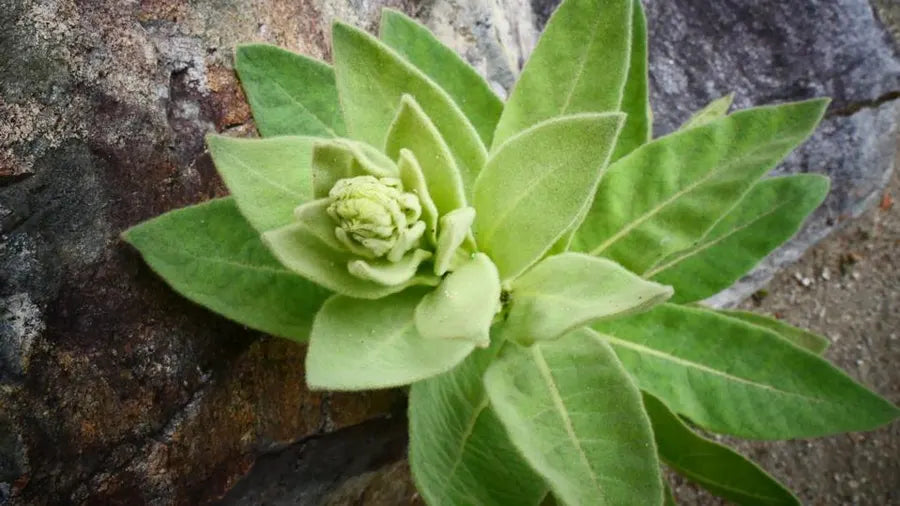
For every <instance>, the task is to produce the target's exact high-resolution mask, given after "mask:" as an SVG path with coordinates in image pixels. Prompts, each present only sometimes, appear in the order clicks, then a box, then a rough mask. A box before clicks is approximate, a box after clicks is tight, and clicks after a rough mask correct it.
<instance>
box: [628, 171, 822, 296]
mask: <svg viewBox="0 0 900 506" xmlns="http://www.w3.org/2000/svg"><path fill="white" fill-rule="evenodd" d="M827 194H828V178H826V177H823V176H818V175H814V174H798V175H795V176H785V177H776V178H771V179H765V180H762V181H760V182H759V183H757V184H756V185H754V186H753V187H752V188H751V189H750V191H749V192H748V193H747V195H745V196H744V198H742V199H741V201H740V202H739V203H738V205H737V206H735V207H734V208H733V209H732V210H731V211H730V212H729V213H728V214H727V215H725V217H724V218H722V219H721V220H720V221H719V222H718V223H716V224H715V226H714V227H713V228H712V230H710V231H709V233H708V234H706V236H705V237H704V238H703V239H701V240H700V242H698V243H697V244H696V245H694V246H693V247H691V248H689V249H686V250H684V251H679V252H677V253H674V254H672V255H670V256H669V257H667V258H665V259H663V260H662V261H660V262H659V264H658V265H655V266H654V267H653V268H651V269H650V270H648V271H647V272H645V273H644V276H645V277H647V278H650V279H653V280H655V281H658V282H660V283H665V284H668V285H672V286H673V287H675V296H674V297H673V299H672V300H673V302H679V303H686V302H693V301H697V300H702V299H705V298H707V297H711V296H713V295H715V294H716V293H718V292H719V291H721V290H724V289H726V288H728V287H729V286H731V284H732V283H734V282H735V281H737V280H738V279H740V277H741V276H743V275H744V274H746V273H747V271H749V270H750V269H752V268H753V267H754V266H755V265H756V264H757V263H759V261H760V260H762V259H763V258H764V257H765V256H766V255H768V254H769V253H771V252H772V251H773V250H774V249H775V248H777V247H778V246H779V245H781V244H782V243H784V242H785V241H787V240H788V239H790V238H791V236H793V235H794V234H795V233H796V232H797V230H799V229H800V225H802V224H803V220H804V219H806V217H807V216H808V215H809V214H810V213H811V212H813V210H815V209H816V208H817V207H818V206H819V204H821V203H822V201H823V200H824V199H825V195H827Z"/></svg>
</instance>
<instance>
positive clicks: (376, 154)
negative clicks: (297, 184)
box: [311, 139, 399, 199]
mask: <svg viewBox="0 0 900 506" xmlns="http://www.w3.org/2000/svg"><path fill="white" fill-rule="evenodd" d="M311 164H312V186H313V195H314V196H315V198H317V199H321V198H325V197H327V196H328V192H330V191H331V188H332V187H333V186H334V184H335V183H337V182H338V181H339V180H341V179H346V178H351V177H357V176H367V175H368V176H375V177H378V178H381V177H399V169H398V168H397V166H396V165H395V164H394V162H392V161H391V159H390V158H387V157H386V156H384V154H383V153H381V152H380V151H378V150H377V149H375V148H373V147H371V146H369V145H368V144H366V143H363V142H353V141H351V140H348V139H333V140H323V139H317V140H316V142H315V143H314V146H313V151H312V162H311Z"/></svg>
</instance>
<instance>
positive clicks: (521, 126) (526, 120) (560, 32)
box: [491, 0, 633, 153]
mask: <svg viewBox="0 0 900 506" xmlns="http://www.w3.org/2000/svg"><path fill="white" fill-rule="evenodd" d="M632 4H633V0H603V1H598V0H566V1H565V2H563V3H562V5H560V6H559V7H558V8H557V9H556V12H554V14H553V16H552V17H551V18H550V21H549V22H548V23H547V27H546V28H544V33H543V35H541V39H540V41H538V44H537V47H535V48H534V52H533V53H532V54H531V57H530V58H529V59H528V62H527V63H526V64H525V68H524V69H522V75H520V76H519V80H518V81H517V82H516V85H515V88H513V90H512V93H511V94H510V96H509V100H507V102H506V106H505V107H504V109H503V114H502V115H501V116H500V122H499V123H498V124H497V130H496V131H495V132H494V140H493V144H492V145H491V153H495V152H497V150H498V149H500V147H501V146H502V145H503V144H504V143H505V142H506V141H507V140H508V139H510V138H511V137H513V136H514V135H516V134H517V133H519V132H521V131H523V130H526V129H528V128H530V127H532V126H534V125H536V124H538V123H540V122H542V121H546V120H548V119H550V118H555V117H557V116H565V115H571V114H576V113H582V112H614V111H618V110H619V109H620V105H621V103H622V93H623V90H624V88H625V81H626V80H627V78H628V66H629V59H630V46H631V23H632V12H631V11H632Z"/></svg>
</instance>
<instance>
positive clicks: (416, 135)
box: [384, 95, 472, 215]
mask: <svg viewBox="0 0 900 506" xmlns="http://www.w3.org/2000/svg"><path fill="white" fill-rule="evenodd" d="M403 149H408V150H409V151H412V154H413V155H415V157H416V160H417V161H422V162H424V164H420V165H419V166H420V167H421V169H422V173H423V174H424V175H425V182H426V184H427V185H428V193H429V194H430V195H431V199H432V200H433V201H434V205H435V206H437V209H438V213H439V214H441V215H444V214H446V213H449V212H450V211H452V210H454V209H457V208H459V207H463V206H465V205H466V193H465V189H464V188H463V180H462V178H461V176H460V172H459V169H458V168H457V167H456V163H455V162H454V161H453V155H452V153H450V148H448V147H447V144H446V143H445V142H444V139H442V138H441V134H440V133H439V132H438V131H437V128H435V126H434V123H432V122H431V120H430V119H428V116H426V115H425V111H423V110H422V108H421V107H419V104H417V103H416V100H415V99H414V98H412V97H411V96H409V95H403V98H402V99H401V101H400V110H399V111H397V116H396V117H395V118H394V122H393V123H391V128H390V130H389V131H388V135H387V144H386V147H385V150H384V151H385V153H386V154H387V156H388V157H390V158H392V159H394V160H396V159H398V158H399V157H400V151H401V150H403ZM471 187H472V186H471V181H470V182H469V188H471Z"/></svg>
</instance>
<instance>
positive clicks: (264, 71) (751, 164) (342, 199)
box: [123, 0, 898, 506]
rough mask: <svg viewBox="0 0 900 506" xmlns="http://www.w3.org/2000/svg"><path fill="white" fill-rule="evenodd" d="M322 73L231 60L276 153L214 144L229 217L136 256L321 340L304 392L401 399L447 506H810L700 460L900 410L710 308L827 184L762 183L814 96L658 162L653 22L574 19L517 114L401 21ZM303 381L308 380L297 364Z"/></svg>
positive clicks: (558, 26)
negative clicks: (673, 489)
mask: <svg viewBox="0 0 900 506" xmlns="http://www.w3.org/2000/svg"><path fill="white" fill-rule="evenodd" d="M332 44H333V51H334V65H333V66H329V65H327V64H325V63H322V62H319V61H315V60H312V59H309V58H307V57H304V56H301V55H298V54H294V53H291V52H288V51H285V50H283V49H279V48H277V47H273V46H269V45H263V44H248V45H243V46H240V47H238V48H237V51H236V58H235V67H236V69H237V72H238V75H239V77H240V80H241V82H242V84H243V87H244V90H245V92H246V95H247V98H248V100H249V102H250V105H251V107H252V110H253V116H254V119H255V121H256V126H257V128H258V130H259V132H260V134H261V135H262V138H258V139H256V138H254V139H240V138H233V137H227V136H220V135H210V136H209V137H208V138H207V143H208V145H209V151H210V153H211V154H212V158H213V160H214V162H215V165H216V167H217V169H218V171H219V173H220V174H221V176H222V179H223V180H224V181H225V184H226V185H227V187H228V188H229V190H230V192H231V196H230V197H226V198H220V199H214V200H211V201H208V202H205V203H202V204H198V205H195V206H191V207H187V208H184V209H179V210H175V211H172V212H169V213H166V214H164V215H162V216H160V217H157V218H155V219H153V220H150V221H148V222H145V223H142V224H140V225H137V226H135V227H134V228H131V229H130V230H128V231H126V232H125V233H124V235H123V236H124V238H125V240H126V241H128V242H129V243H131V244H132V245H134V246H135V247H136V248H137V249H138V250H139V251H140V252H141V254H142V255H143V257H144V259H145V260H146V261H147V263H148V264H149V265H150V266H151V267H152V268H153V269H154V270H155V271H156V272H157V273H158V274H159V275H160V276H162V277H163V278H164V279H165V280H166V281H167V282H168V283H169V284H170V285H171V286H172V287H173V288H174V289H175V290H177V291H178V292H180V293H181V294H182V295H184V296H185V297H187V298H188V299H190V300H193V301H194V302H197V303H199V304H202V305H204V306H206V307H208V308H210V309H212V310H213V311H216V312H218V313H220V314H222V315H224V316H226V317H228V318H231V319H232V320H235V321H237V322H240V323H242V324H244V325H247V326H249V327H252V328H254V329H258V330H261V331H264V332H267V333H271V334H273V335H276V336H281V337H285V338H288V339H293V340H295V341H298V342H304V343H305V342H307V341H308V343H309V348H308V354H307V357H306V364H305V370H306V378H307V383H308V385H309V387H310V388H311V389H316V390H334V391H357V390H367V389H381V388H389V387H399V386H404V385H410V389H409V428H410V444H409V457H410V463H411V468H412V474H413V477H414V479H415V483H416V485H417V487H418V489H419V491H420V492H421V495H422V497H424V499H425V500H426V502H428V503H429V504H434V505H463V504H465V505H527V504H533V505H537V504H540V503H541V502H542V501H545V500H549V499H548V496H549V495H552V498H553V499H555V501H556V502H558V503H561V504H570V505H576V504H577V505H623V504H625V505H627V504H634V505H640V506H647V505H654V504H657V505H658V504H663V503H664V501H671V494H670V493H668V490H667V489H668V487H667V485H666V484H665V480H664V479H663V478H662V474H661V466H662V465H663V464H665V465H666V466H668V467H669V468H671V469H673V470H675V471H676V472H678V473H681V474H683V475H684V476H686V477H687V478H689V479H690V480H693V481H696V482H697V483H698V484H700V485H701V486H703V487H705V488H707V489H709V490H710V491H711V492H712V493H714V494H717V495H720V496H722V497H724V498H726V499H729V500H731V501H732V502H734V503H737V504H797V503H798V500H797V498H796V497H795V496H794V495H792V494H791V492H790V491H788V490H787V489H786V488H785V487H784V486H782V485H781V484H779V483H778V482H777V481H776V480H775V479H773V478H772V477H771V476H769V475H768V474H766V472H765V471H763V470H762V469H760V468H759V467H757V466H756V465H755V464H753V463H752V462H750V461H748V460H746V459H745V458H744V457H742V456H741V455H739V454H738V453H736V452H734V451H733V450H730V449H728V448H727V447H725V446H722V445H720V444H719V443H717V442H714V441H712V440H710V439H707V438H706V437H704V436H702V435H701V434H698V433H697V432H696V431H695V427H698V428H701V429H703V430H704V431H709V432H712V433H720V434H728V435H732V436H737V437H743V438H750V439H763V440H770V439H792V438H809V437H818V436H824V435H828V434H837V433H841V432H845V431H858V430H869V429H872V428H875V427H877V426H879V425H882V424H885V423H888V422H890V421H891V420H893V419H894V418H895V417H896V416H897V415H898V410H897V408H896V407H895V406H894V405H893V404H891V403H889V402H888V401H886V400H884V399H882V398H881V397H879V396H877V395H876V394H874V393H872V392H870V391H869V390H867V389H866V388H864V387H863V386H861V385H859V384H858V383H856V382H854V381H853V380H852V379H850V378H849V377H848V376H847V375H846V374H844V373H843V372H841V371H840V370H838V369H836V368H835V367H834V366H832V365H831V364H829V363H828V362H826V361H825V360H823V359H822V358H821V355H822V353H823V351H824V350H825V348H826V346H827V344H828V341H827V340H826V339H824V338H823V337H820V336H818V335H814V334H811V333H809V332H806V331H804V330H800V329H797V328H794V327H791V326H789V325H787V324H785V323H783V322H780V321H777V320H772V319H769V318H766V317H763V316H760V315H755V314H751V313H741V312H734V311H722V310H715V309H709V308H706V307H703V306H701V305H698V304H696V303H697V302H698V301H700V300H702V299H704V298H706V297H708V296H711V295H713V294H715V293H716V292H718V291H720V290H722V289H724V288H726V287H728V286H729V285H730V284H731V283H733V282H734V281H735V280H736V279H738V278H739V277H740V276H741V275H742V274H744V273H745V272H747V271H748V270H749V269H750V268H752V267H753V266H754V265H755V264H756V263H757V262H758V261H759V260H760V259H762V258H763V257H764V256H766V255H767V254H768V253H769V252H771V251H772V250H773V249H774V248H776V247H777V246H778V245H779V244H781V243H783V242H784V241H786V240H787V239H788V238H790V237H791V236H792V235H793V234H794V233H795V232H796V231H797V229H798V228H799V227H800V225H801V223H802V222H803V220H804V219H805V217H806V216H807V215H808V214H809V213H810V212H812V211H813V210H814V209H815V208H816V207H817V206H818V205H819V204H820V203H821V202H822V200H823V198H824V197H825V195H826V193H827V192H828V186H829V183H828V179H827V178H825V177H822V176H818V175H812V174H800V175H792V176H784V177H773V178H765V179H763V176H764V175H765V174H766V173H767V172H768V171H769V170H770V169H772V168H773V167H774V166H775V165H776V164H777V163H778V162H779V161H780V160H782V159H783V158H784V157H785V156H786V155H787V154H788V153H789V152H790V151H791V150H792V149H794V148H795V147H796V146H797V145H799V144H800V143H802V142H803V141H804V140H805V139H806V138H807V137H809V135H810V134H811V133H812V131H813V130H814V128H815V126H816V125H817V123H818V122H819V120H820V119H821V117H822V115H823V112H824V111H825V108H826V106H827V103H828V101H827V100H824V99H817V100H809V101H804V102H796V103H787V104H781V105H775V106H766V107H759V108H753V109H747V110H742V111H738V112H735V113H733V114H728V113H727V111H728V109H729V107H730V104H731V100H730V97H725V98H723V99H721V100H718V101H716V102H714V103H712V104H710V106H708V107H707V108H705V109H704V110H702V111H700V112H698V113H697V114H696V115H694V116H693V117H692V118H690V119H689V120H687V121H686V123H685V124H684V125H683V127H682V128H680V129H679V130H678V131H676V132H674V133H671V134H669V135H666V136H664V137H661V138H658V139H652V138H651V119H650V118H651V113H650V104H649V103H648V85H647V36H646V28H645V18H644V13H643V10H642V7H641V3H640V2H639V1H638V0H567V1H565V2H563V3H562V5H561V6H560V7H559V8H558V9H557V11H556V13H555V14H554V15H553V17H552V18H551V19H550V21H549V23H548V24H547V27H546V30H545V31H544V33H543V35H542V37H541V40H540V42H539V43H538V45H537V47H536V48H535V50H534V53H533V54H532V55H531V58H530V60H529V61H528V63H527V65H525V68H524V69H523V71H522V74H521V76H520V78H519V80H518V82H517V83H516V85H515V87H514V89H513V90H512V92H511V94H510V96H509V99H508V100H507V101H506V102H505V103H504V102H503V101H502V100H501V99H500V98H498V97H497V96H496V95H495V94H494V93H493V92H492V91H491V89H490V87H489V86H488V85H487V84H486V83H485V81H484V80H483V79H482V78H481V77H480V76H479V74H478V73H477V72H476V71H474V70H473V69H472V68H471V67H469V66H468V65H467V64H466V63H465V62H464V61H463V60H462V59H461V58H460V57H458V56H457V55H456V54H455V53H454V52H453V51H452V50H450V49H448V48H447V47H445V46H443V45H442V44H441V43H440V42H439V41H438V40H437V39H436V38H435V37H434V36H433V35H432V34H431V33H429V32H428V31H427V30H426V29H425V28H424V27H422V26H420V25H418V24H416V23H415V22H414V21H412V20H411V19H409V18H408V17H406V16H404V15H403V14H401V13H399V12H396V11H392V10H385V11H384V13H383V15H382V19H381V27H380V37H379V38H375V37H373V36H371V35H369V34H367V33H365V32H363V31H361V30H359V29H357V28H354V27H351V26H348V25H345V24H341V23H335V24H334V26H333V31H332ZM297 366H298V367H301V366H302V365H301V364H298V365H297Z"/></svg>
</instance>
